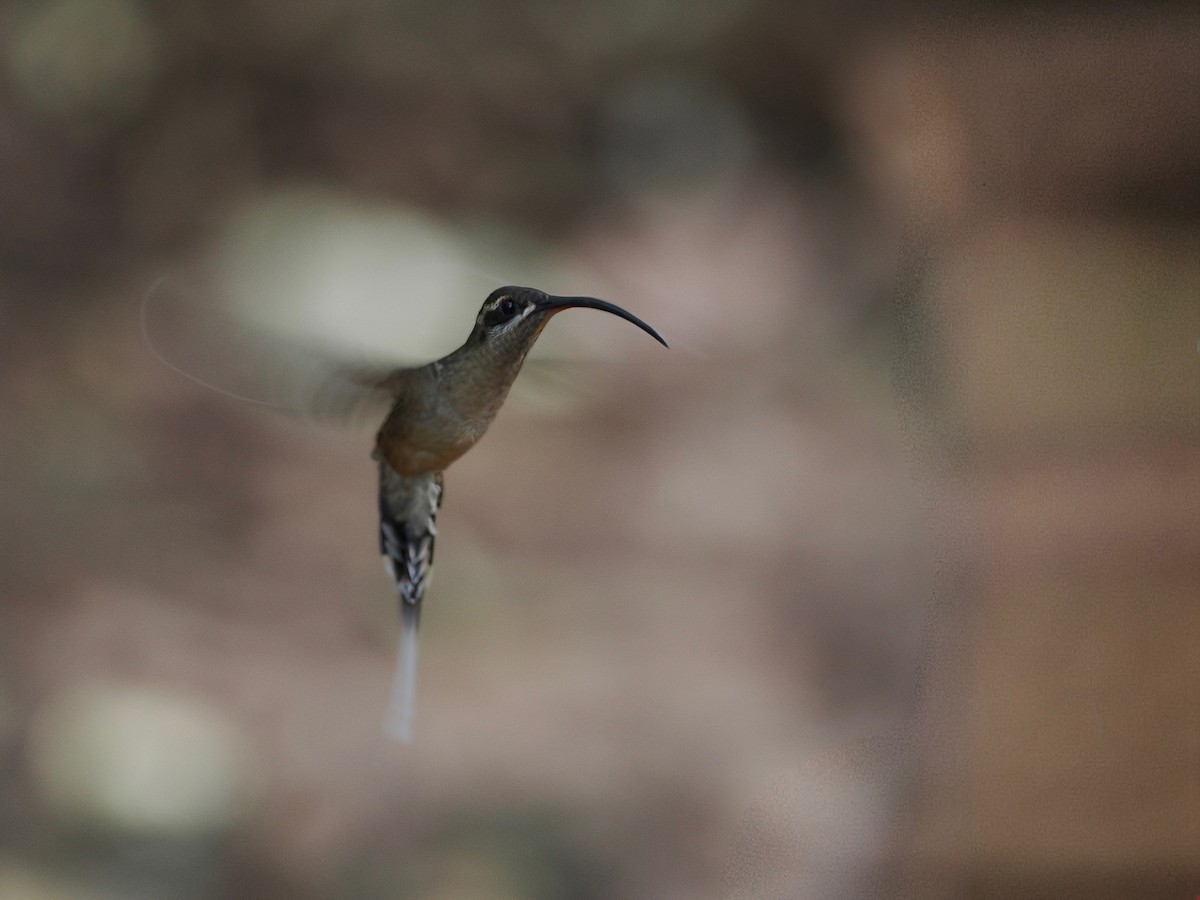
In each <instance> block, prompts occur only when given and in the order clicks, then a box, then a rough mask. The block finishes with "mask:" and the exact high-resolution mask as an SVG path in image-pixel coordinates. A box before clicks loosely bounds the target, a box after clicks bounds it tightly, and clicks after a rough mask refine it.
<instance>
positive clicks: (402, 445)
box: [142, 282, 667, 743]
mask: <svg viewBox="0 0 1200 900" xmlns="http://www.w3.org/2000/svg"><path fill="white" fill-rule="evenodd" d="M160 283H161V282H160ZM158 287H159V284H156V285H155V286H154V287H152V288H151V289H150V291H149V292H147V296H146V298H144V299H143V305H142V334H143V338H144V339H145V341H146V343H147V346H148V347H149V348H150V350H151V352H152V353H153V354H154V356H155V357H157V358H158V360H159V361H160V362H162V363H163V364H164V365H166V366H168V367H169V368H171V369H173V370H174V371H176V372H178V373H179V374H181V375H183V376H185V377H187V378H189V379H191V380H192V381H194V382H196V383H198V384H200V385H202V386H204V387H207V388H210V389H212V390H216V391H218V392H220V393H222V394H226V395H228V396H230V397H233V398H235V399H239V400H243V401H247V402H250V403H254V404H259V405H263V406H268V407H272V408H275V409H279V410H283V411H286V412H293V413H305V412H308V413H313V414H316V415H317V416H318V417H319V418H324V419H336V418H341V419H345V418H346V414H347V413H354V412H357V413H358V414H359V415H360V416H361V414H362V413H363V412H364V410H367V409H378V408H386V409H387V410H388V411H387V414H386V415H385V417H384V419H383V424H382V425H380V427H379V429H378V431H377V432H376V435H375V446H374V449H373V451H372V457H373V458H374V460H375V462H376V463H377V465H378V468H379V551H380V553H381V555H382V556H383V563H384V568H385V569H386V570H387V573H388V575H389V576H390V577H391V579H392V581H393V582H394V583H395V587H396V591H397V594H398V600H399V605H400V619H401V634H400V647H399V654H398V659H397V665H396V676H395V684H394V686H393V702H392V706H391V709H390V710H389V713H388V717H387V720H386V722H385V728H386V730H387V732H388V733H389V734H391V735H392V736H393V737H395V738H397V739H398V740H400V741H403V742H405V743H408V742H410V741H411V740H412V722H413V716H414V711H415V706H416V675H417V646H418V641H417V635H418V627H419V624H420V617H421V604H422V601H423V600H424V598H425V593H426V591H427V590H428V589H429V583H430V579H431V577H432V573H433V547H434V542H435V540H436V538H437V514H438V509H439V508H440V507H441V505H442V492H443V473H444V472H445V470H446V468H447V467H448V466H449V465H450V464H451V463H453V462H454V461H455V460H456V459H458V458H459V457H460V456H462V455H463V454H464V453H466V452H467V451H468V450H470V449H471V448H472V447H473V446H475V444H476V443H477V442H478V441H479V439H480V438H481V437H483V435H484V432H486V431H487V429H488V426H489V425H490V424H491V423H492V420H493V419H494V418H495V417H496V413H497V412H499V410H500V407H501V405H502V404H503V403H504V400H505V398H506V397H507V396H508V392H509V388H511V387H512V384H513V382H514V381H515V380H516V378H517V375H518V373H519V372H520V371H521V366H522V364H523V363H524V362H525V357H526V355H527V354H528V353H529V351H530V349H531V348H532V347H533V344H534V342H535V341H536V340H537V338H538V335H540V334H541V333H542V329H543V328H545V327H546V324H547V323H548V322H549V321H550V319H551V317H553V316H554V315H556V314H557V313H559V312H562V311H563V310H564V309H576V308H583V309H598V310H601V311H602V312H607V313H611V314H613V315H615V316H619V317H620V318H622V319H625V320H626V321H629V322H632V323H633V324H634V325H636V326H638V328H641V329H642V330H643V331H645V332H646V333H648V334H649V335H650V336H651V337H653V338H654V339H655V340H656V341H658V342H659V343H660V344H662V345H663V346H664V347H666V346H667V342H666V341H665V340H663V338H662V336H661V335H660V334H659V333H658V332H657V331H655V330H654V329H653V328H651V327H650V326H649V325H647V324H646V323H645V322H643V321H642V320H641V319H639V318H638V317H637V316H635V315H633V314H632V313H630V312H628V311H627V310H624V309H622V308H621V307H619V306H617V305H616V304H613V303H609V302H607V301H605V300H597V299H596V298H594V297H557V296H553V295H550V294H546V293H544V292H543V291H540V290H537V289H535V288H529V287H516V286H508V287H502V288H498V289H496V290H494V291H492V293H491V294H489V295H488V297H487V299H486V300H484V302H483V306H482V307H481V308H480V310H479V314H478V315H477V316H476V317H475V326H474V327H473V328H472V329H471V333H470V334H469V335H468V336H467V339H466V341H465V342H464V343H463V345H462V346H461V347H459V348H458V349H457V350H455V351H454V352H452V353H450V354H449V355H447V356H443V357H442V358H441V359H438V360H435V361H433V362H431V363H427V364H426V365H422V366H406V367H402V368H395V367H383V366H369V367H367V366H347V365H344V364H342V363H332V362H329V361H325V362H321V363H320V364H319V365H318V366H317V371H318V372H320V373H321V374H319V376H318V377H317V378H316V379H315V381H314V379H313V378H311V377H308V376H305V375H302V374H300V373H299V372H279V371H270V367H269V366H268V371H267V372H266V373H265V375H266V378H265V379H264V380H268V381H275V382H279V381H282V382H284V383H285V384H291V385H292V386H293V387H295V385H298V384H300V383H301V382H305V383H308V385H309V387H308V388H301V391H302V393H303V394H304V397H305V399H304V400H303V401H302V402H300V403H299V404H289V405H282V404H280V403H276V402H272V401H270V400H265V399H260V398H257V397H254V396H250V395H248V394H246V393H239V392H234V391H231V390H227V389H226V388H223V387H220V386H219V385H217V384H215V383H213V382H210V381H205V380H203V379H202V378H199V377H197V376H196V375H194V374H192V373H191V372H189V371H187V370H186V369H184V368H182V367H180V366H178V365H176V364H175V363H173V362H171V361H170V360H169V359H167V358H166V357H164V356H163V355H162V353H160V352H159V350H158V348H157V347H156V344H155V341H154V340H153V339H152V338H151V335H150V329H149V325H148V309H149V305H150V304H149V298H150V295H151V294H155V293H157V289H158ZM210 324H211V323H210ZM247 338H249V342H248V343H247ZM239 344H242V345H243V346H241V347H239V346H238V345H239ZM271 344H276V345H277V344H278V342H274V341H270V340H264V339H263V338H262V337H261V336H257V337H254V336H250V335H249V334H248V332H247V329H245V328H236V329H226V333H225V334H223V335H222V340H221V346H222V348H223V349H225V350H230V349H232V350H234V352H238V351H239V350H240V351H241V352H240V353H238V355H246V356H249V357H251V360H252V362H262V361H263V360H265V359H267V358H269V357H270V355H271V354H270V353H264V352H262V351H263V350H264V349H267V348H269V347H270V345H271ZM276 349H278V347H276ZM283 355H284V356H287V357H294V354H286V353H285V354H283ZM314 361H316V360H314ZM290 390H291V388H289V391H290Z"/></svg>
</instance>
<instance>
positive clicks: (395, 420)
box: [375, 397, 491, 476]
mask: <svg viewBox="0 0 1200 900" xmlns="http://www.w3.org/2000/svg"><path fill="white" fill-rule="evenodd" d="M490 422H491V418H490V417H488V416H481V415H474V414H470V413H464V412H463V411H462V410H460V409H458V408H456V407H455V406H454V405H453V404H451V403H450V402H448V401H447V399H446V398H444V397H439V398H434V399H433V402H427V403H411V402H410V403H397V404H396V406H395V407H394V408H393V409H392V411H391V413H390V414H389V415H388V417H387V419H386V420H384V423H383V426H382V427H381V428H380V429H379V434H378V436H377V438H376V443H375V455H376V456H377V457H379V458H380V459H383V460H385V461H386V462H387V463H388V465H390V466H391V467H392V468H393V469H395V470H396V471H397V472H399V473H400V474H401V475H410V476H411V475H423V474H427V473H430V472H441V471H443V470H445V468H446V467H447V466H449V465H450V463H452V462H454V461H455V460H456V459H458V458H459V457H460V456H462V455H463V454H464V453H466V452H467V451H468V450H470V449H471V447H473V446H474V445H475V442H476V441H478V440H479V439H480V438H481V437H483V433H484V432H485V431H486V430H487V427H488V425H489V424H490Z"/></svg>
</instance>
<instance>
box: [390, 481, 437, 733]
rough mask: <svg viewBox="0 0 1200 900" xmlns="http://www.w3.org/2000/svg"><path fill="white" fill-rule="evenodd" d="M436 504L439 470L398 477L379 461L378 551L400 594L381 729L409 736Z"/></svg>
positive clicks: (433, 535) (434, 529)
mask: <svg viewBox="0 0 1200 900" xmlns="http://www.w3.org/2000/svg"><path fill="white" fill-rule="evenodd" d="M441 505H442V474H441V473H440V472H435V473H432V474H429V475H415V476H405V475H400V474H399V473H398V472H396V471H395V470H394V469H393V468H392V467H391V466H389V465H388V464H387V463H386V462H384V461H383V460H380V462H379V551H380V553H382V554H383V564H384V567H385V568H386V569H387V571H388V574H389V575H391V576H392V579H393V580H394V581H395V582H396V590H397V591H398V593H399V595H400V616H401V620H402V627H401V632H400V648H399V656H398V658H397V660H396V678H395V682H394V685H393V690H392V707H391V710H390V711H389V713H388V718H387V723H386V726H385V727H386V729H387V731H388V733H389V734H391V735H392V736H393V737H395V738H397V739H398V740H401V741H404V742H405V743H408V742H409V741H411V740H412V724H413V717H414V715H415V710H416V700H417V629H418V626H419V625H420V618H421V601H422V599H424V597H425V590H426V589H427V588H428V587H429V581H430V579H431V578H432V576H433V543H434V540H435V538H436V537H437V514H438V509H439V508H440V507H441Z"/></svg>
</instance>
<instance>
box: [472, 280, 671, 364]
mask: <svg viewBox="0 0 1200 900" xmlns="http://www.w3.org/2000/svg"><path fill="white" fill-rule="evenodd" d="M576 307H579V308H585V309H599V310H603V311H604V312H608V313H612V314H613V315H614V316H620V317H621V318H622V319H625V320H627V321H629V322H632V323H633V324H634V325H636V326H637V327H638V328H640V329H642V330H643V331H645V332H646V333H647V334H649V335H650V336H651V337H653V338H654V339H655V340H656V341H658V342H659V343H660V344H662V345H663V346H664V347H665V346H667V342H666V341H664V340H663V339H662V336H661V335H659V333H658V332H657V331H655V330H654V329H653V328H651V327H650V326H649V325H647V324H646V323H645V322H643V321H642V320H641V319H639V318H638V317H637V316H635V315H633V314H632V313H630V312H627V311H625V310H623V309H621V307H619V306H617V305H616V304H613V303H608V302H607V301H604V300H596V299H595V298H593V297H555V296H552V295H550V294H546V293H543V292H542V291H539V290H537V289H535V288H527V287H515V286H509V287H502V288H498V289H496V290H494V291H492V293H491V294H490V295H488V298H487V299H486V300H485V301H483V307H482V308H481V309H480V310H479V315H478V316H477V317H476V319H475V328H474V329H473V330H472V331H471V336H470V338H468V339H467V344H468V345H483V346H485V347H488V348H489V349H492V350H494V351H496V352H500V353H504V352H505V351H509V352H512V351H515V352H517V353H518V354H520V356H522V357H523V356H524V354H525V353H526V352H528V350H529V348H530V347H532V346H533V342H534V341H535V340H537V336H538V335H539V334H541V331H542V329H543V328H544V327H545V326H546V322H547V321H549V319H550V317H551V316H553V315H554V314H555V313H557V312H561V311H562V310H564V309H573V308H576ZM506 355H507V354H506Z"/></svg>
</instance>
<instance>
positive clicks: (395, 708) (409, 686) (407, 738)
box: [383, 603, 421, 744]
mask: <svg viewBox="0 0 1200 900" xmlns="http://www.w3.org/2000/svg"><path fill="white" fill-rule="evenodd" d="M401 612H402V619H403V624H402V625H401V628H400V648H399V652H398V653H397V656H396V677H395V679H394V681H393V683H392V704H391V706H390V707H389V708H388V714H387V719H386V720H385V721H384V724H383V728H384V731H386V732H387V733H388V734H389V735H391V736H392V737H393V738H395V739H396V740H398V741H402V742H403V743H405V744H410V743H412V735H413V718H414V717H415V715H416V706H417V647H418V641H417V633H418V626H419V624H420V618H421V607H420V606H419V605H418V604H415V603H401Z"/></svg>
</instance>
